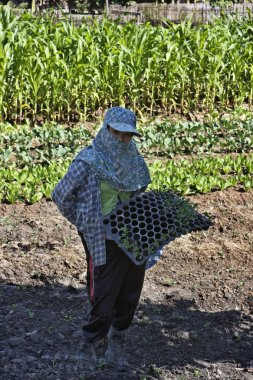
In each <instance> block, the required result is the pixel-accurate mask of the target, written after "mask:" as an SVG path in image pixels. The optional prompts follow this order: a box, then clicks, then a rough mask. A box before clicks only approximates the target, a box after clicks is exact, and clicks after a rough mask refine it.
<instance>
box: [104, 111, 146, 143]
mask: <svg viewBox="0 0 253 380" xmlns="http://www.w3.org/2000/svg"><path fill="white" fill-rule="evenodd" d="M103 125H104V126H108V125H109V126H110V127H112V128H113V129H116V130H117V131H121V132H131V133H133V134H134V135H136V136H139V137H140V136H141V134H140V133H139V132H138V131H137V129H136V116H135V113H134V112H133V111H131V110H128V109H126V108H123V107H113V108H110V109H109V110H108V111H107V112H106V114H105V118H104V123H103Z"/></svg>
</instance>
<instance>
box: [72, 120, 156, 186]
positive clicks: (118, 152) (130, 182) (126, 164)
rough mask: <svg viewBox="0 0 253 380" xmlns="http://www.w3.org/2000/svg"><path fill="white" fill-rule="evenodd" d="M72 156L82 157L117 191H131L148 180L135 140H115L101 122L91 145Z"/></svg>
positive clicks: (99, 176)
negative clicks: (126, 141) (127, 141)
mask: <svg viewBox="0 0 253 380" xmlns="http://www.w3.org/2000/svg"><path fill="white" fill-rule="evenodd" d="M76 159H79V160H83V161H85V162H86V163H87V164H88V165H89V166H90V168H91V169H92V170H93V171H94V172H95V173H96V174H97V176H98V178H99V180H101V181H105V182H108V183H109V184H110V185H111V186H112V187H113V188H115V189H116V190H118V191H135V190H138V189H141V188H143V187H147V186H148V185H149V183H150V182H151V180H150V175H149V171H148V168H147V165H146V163H145V161H144V159H143V157H142V156H141V155H140V153H139V152H138V149H137V147H136V144H135V142H134V141H133V140H131V141H130V142H129V143H125V142H121V141H118V140H117V138H115V136H113V135H112V134H111V133H110V132H109V130H108V128H107V124H105V123H104V125H103V127H102V128H101V129H100V131H99V132H98V134H97V136H96V137H95V138H94V140H93V143H92V145H91V146H89V147H87V148H84V149H83V150H82V151H81V152H80V153H79V154H78V156H77V157H76Z"/></svg>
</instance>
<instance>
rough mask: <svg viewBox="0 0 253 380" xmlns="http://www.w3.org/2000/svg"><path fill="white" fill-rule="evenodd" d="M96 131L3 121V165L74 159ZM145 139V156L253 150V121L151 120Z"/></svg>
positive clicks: (0, 126) (144, 131)
mask: <svg viewBox="0 0 253 380" xmlns="http://www.w3.org/2000/svg"><path fill="white" fill-rule="evenodd" d="M96 129H97V126H95V127H94V130H91V132H89V131H88V130H87V129H85V127H84V126H83V125H79V126H74V127H70V126H63V125H58V124H52V123H51V124H45V125H44V126H43V127H38V126H36V127H33V128H31V127H30V126H28V125H23V126H12V125H10V124H7V123H2V124H0V164H1V166H2V167H8V166H16V167H23V166H25V165H28V164H29V165H35V164H42V165H48V164H49V163H51V162H53V161H55V160H58V159H61V158H64V159H71V158H73V156H74V155H75V154H76V153H77V152H78V151H79V150H80V149H81V148H82V147H84V146H86V145H88V144H89V143H90V142H91V139H92V136H93V135H94V133H95V130H96ZM140 130H141V132H142V134H143V138H142V139H141V140H137V145H138V147H139V148H140V150H141V152H142V153H143V154H144V155H145V156H152V155H156V156H169V157H172V156H173V155H176V154H199V153H203V152H204V153H213V152H215V153H232V152H236V153H242V152H252V151H253V120H246V121H244V122H240V121H231V122H230V121H226V120H221V121H220V122H219V123H209V124H204V125H203V124H200V123H196V122H178V123H172V122H169V121H164V122H161V123H151V124H148V125H144V126H142V127H141V128H140Z"/></svg>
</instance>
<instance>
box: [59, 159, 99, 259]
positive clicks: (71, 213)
mask: <svg viewBox="0 0 253 380" xmlns="http://www.w3.org/2000/svg"><path fill="white" fill-rule="evenodd" d="M52 199H53V201H54V202H55V203H56V205H57V207H58V209H59V211H60V212H61V213H62V215H63V216H65V218H66V219H68V221H69V222H70V223H72V224H74V225H75V226H76V228H77V230H78V231H80V232H81V233H83V234H84V236H85V241H86V243H87V246H88V248H89V251H90V253H91V256H92V260H93V265H94V266H99V265H103V264H105V263H106V253H105V230H104V225H103V217H102V209H101V200H100V189H99V182H98V178H97V176H96V174H95V173H94V172H93V171H92V170H91V169H90V168H89V166H88V165H87V164H86V163H85V162H83V161H80V160H74V161H73V162H72V164H71V165H70V166H69V168H68V171H67V173H66V174H65V176H64V177H63V178H62V179H61V180H60V182H59V183H58V184H57V185H56V187H55V189H54V190H53V193H52Z"/></svg>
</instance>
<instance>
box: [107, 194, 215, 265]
mask: <svg viewBox="0 0 253 380" xmlns="http://www.w3.org/2000/svg"><path fill="white" fill-rule="evenodd" d="M104 225H105V229H106V231H107V234H109V235H110V237H111V238H112V239H113V240H114V241H115V242H116V243H117V244H118V245H119V247H120V248H121V249H122V250H123V251H124V252H125V253H126V254H127V255H128V256H129V257H130V259H131V260H132V261H133V262H134V263H135V264H142V263H144V262H145V261H146V260H147V259H148V258H149V256H152V255H154V254H155V253H156V251H157V250H158V249H160V248H162V247H163V246H164V245H166V244H168V243H169V242H170V241H173V240H175V239H176V238H178V237H180V236H181V235H184V234H187V233H189V232H192V231H197V230H207V229H208V228H209V227H210V226H212V225H213V223H212V222H211V221H210V220H209V219H208V218H207V217H206V216H204V215H202V214H200V213H199V212H197V211H196V210H195V209H194V207H193V206H191V205H190V204H189V203H188V202H187V201H186V200H184V199H182V198H180V197H178V196H177V195H175V194H174V193H172V192H170V191H166V192H156V191H149V192H146V193H141V194H137V195H135V196H134V197H132V198H130V199H129V200H127V201H125V202H123V203H121V204H119V205H118V206H117V207H116V208H115V209H114V210H113V211H112V212H110V213H109V214H107V215H106V216H105V217H104Z"/></svg>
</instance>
